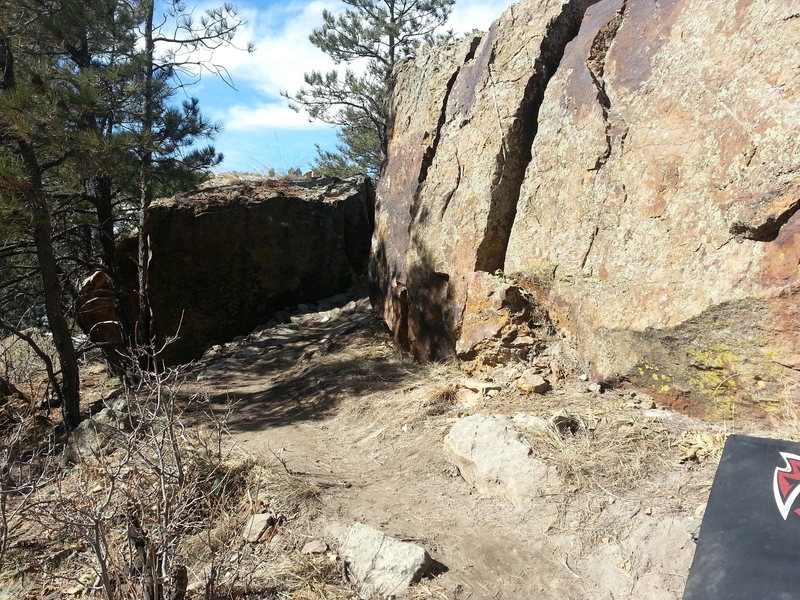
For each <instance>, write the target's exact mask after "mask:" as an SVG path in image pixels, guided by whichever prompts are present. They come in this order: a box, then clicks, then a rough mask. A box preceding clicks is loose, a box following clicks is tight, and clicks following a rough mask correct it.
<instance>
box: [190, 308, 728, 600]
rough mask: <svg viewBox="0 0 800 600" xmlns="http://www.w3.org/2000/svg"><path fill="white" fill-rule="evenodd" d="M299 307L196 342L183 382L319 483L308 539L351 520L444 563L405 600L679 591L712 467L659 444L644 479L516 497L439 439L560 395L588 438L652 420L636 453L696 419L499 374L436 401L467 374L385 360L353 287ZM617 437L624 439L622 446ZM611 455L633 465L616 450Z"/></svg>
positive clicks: (556, 404)
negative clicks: (458, 427) (518, 383)
mask: <svg viewBox="0 0 800 600" xmlns="http://www.w3.org/2000/svg"><path fill="white" fill-rule="evenodd" d="M307 308H308V312H306V313H303V314H298V315H296V316H294V317H293V318H292V323H289V324H283V325H273V326H272V327H264V328H262V329H261V330H257V331H255V332H253V333H252V334H251V335H250V336H247V337H246V338H244V339H240V340H237V341H235V342H233V343H231V344H227V345H225V346H224V347H221V348H218V349H215V350H213V351H211V352H210V353H208V354H207V357H206V360H205V362H204V363H203V364H202V365H201V366H200V367H198V368H197V371H196V375H197V379H198V381H197V384H195V387H194V389H195V391H200V390H203V391H204V392H205V393H208V394H210V395H211V397H212V398H213V399H214V401H215V403H216V404H217V405H218V406H219V407H220V408H223V407H225V406H227V405H229V404H230V403H231V401H235V402H236V404H235V406H234V408H233V412H232V415H231V419H230V423H229V424H230V427H231V431H232V433H233V436H234V438H235V440H236V441H237V442H239V443H241V444H242V445H243V446H244V447H245V448H247V449H248V450H250V451H251V452H253V453H254V454H256V455H261V456H265V457H268V458H272V459H274V460H275V462H276V463H277V462H279V461H280V462H282V463H283V464H285V466H286V468H288V469H289V470H290V471H292V472H293V473H295V474H300V475H302V476H303V477H305V478H307V479H308V480H309V481H310V482H313V483H314V484H316V485H317V486H319V487H320V488H321V489H322V490H323V491H322V494H321V504H320V511H319V514H318V515H317V516H316V517H315V519H314V520H312V521H311V522H309V523H308V524H307V532H306V533H307V535H308V536H309V538H311V537H319V536H321V535H323V534H324V533H323V532H324V530H325V524H326V523H328V522H331V521H335V522H341V523H345V524H351V523H353V522H356V521H359V522H363V523H366V524H368V525H371V526H373V527H376V528H378V529H381V530H382V531H384V532H385V533H387V534H389V535H393V536H395V537H398V538H401V539H404V540H409V541H416V542H418V543H420V544H421V545H423V546H424V547H425V548H426V549H427V550H428V551H429V552H430V554H431V555H432V556H433V558H434V559H435V560H436V561H438V562H439V563H440V565H441V566H440V569H439V573H437V575H436V577H434V578H433V579H430V580H427V581H424V582H423V584H422V585H421V586H420V587H419V588H418V589H417V590H416V592H414V593H415V594H416V595H415V596H414V597H417V598H424V597H436V598H453V599H462V598H473V599H483V598H509V599H511V598H534V597H535V598H553V599H555V598H559V599H564V598H575V599H580V598H586V599H589V598H592V599H595V600H596V599H601V598H609V599H611V598H615V599H620V598H630V599H631V600H632V599H634V598H636V599H638V600H642V599H647V598H653V599H661V598H664V599H673V598H679V597H680V596H681V594H682V589H683V583H684V581H685V576H686V571H687V569H688V566H689V562H690V561H691V556H692V552H693V544H692V543H691V540H690V536H691V533H692V531H693V530H695V531H696V528H697V526H698V524H699V518H698V517H699V515H700V514H701V511H702V506H703V499H704V497H705V494H707V490H708V484H709V483H710V479H711V475H712V474H713V465H711V464H705V465H702V464H701V465H699V466H698V465H686V464H681V463H679V461H678V460H677V456H672V455H670V456H669V457H668V459H664V460H663V461H662V462H663V464H664V465H666V466H667V470H662V471H661V472H658V473H656V474H653V473H652V471H651V470H648V469H640V471H641V472H642V473H644V472H647V473H648V479H646V480H643V481H638V482H630V485H623V486H622V487H619V486H618V485H617V484H618V483H620V482H618V481H606V482H601V481H597V482H596V483H597V485H593V484H592V485H589V484H586V483H585V482H582V480H581V479H580V478H578V477H577V475H576V476H575V477H572V476H571V477H567V478H565V480H564V481H565V487H564V493H563V494H554V495H553V497H550V498H540V499H536V501H535V502H532V503H531V505H530V506H528V507H524V508H522V509H514V508H513V507H512V506H511V505H510V504H509V503H508V502H506V501H505V500H502V499H498V498H492V497H484V496H481V495H480V494H478V493H477V492H476V491H475V490H474V489H473V487H472V486H471V485H470V484H468V483H467V482H466V481H465V480H464V479H462V478H461V477H459V476H458V472H457V470H455V471H454V469H453V467H452V466H450V465H449V464H448V463H447V461H446V460H445V457H444V454H443V452H442V440H443V438H444V436H445V435H446V433H447V432H448V431H449V429H450V427H451V426H452V424H453V423H454V422H456V421H457V420H458V419H459V418H460V417H463V416H465V415H467V414H471V413H473V412H481V413H487V414H492V413H502V414H513V413H514V412H519V411H521V410H522V411H527V412H530V413H532V414H542V415H545V416H547V415H549V414H552V413H553V412H554V411H555V410H557V409H559V408H564V407H567V408H571V409H574V410H575V411H576V413H580V412H581V411H582V413H583V414H584V415H585V416H586V417H587V419H588V418H589V417H591V418H597V419H598V420H597V422H596V424H595V425H594V427H595V429H594V430H593V432H592V439H593V440H595V442H597V443H600V444H603V443H607V442H608V440H612V439H614V440H617V438H616V437H614V438H612V437H608V436H612V434H613V435H614V436H617V435H619V431H623V433H624V435H629V434H628V433H626V432H627V430H624V429H622V428H623V427H628V428H629V429H630V428H633V429H636V427H639V425H637V423H638V422H639V421H642V422H644V421H646V422H647V423H651V424H652V423H655V424H656V425H652V426H651V425H641V427H639V429H636V432H635V433H636V435H633V434H630V435H629V437H630V438H631V439H634V440H636V439H638V438H637V437H636V436H637V435H641V436H642V437H641V439H642V449H641V452H642V456H641V457H639V458H641V460H645V461H646V460H650V456H649V455H648V454H647V452H660V451H659V448H658V446H657V445H656V443H662V438H656V437H653V436H651V437H652V439H651V438H650V437H648V436H649V435H650V434H649V433H648V428H649V429H658V431H661V430H663V431H669V436H670V439H677V438H678V437H680V432H681V431H683V430H688V429H691V428H692V427H693V426H696V425H697V424H696V423H694V424H693V423H692V422H691V421H690V420H689V421H681V420H680V418H678V417H675V418H674V419H673V418H671V417H670V419H667V418H666V417H665V418H664V419H659V418H652V419H642V417H641V414H642V411H643V409H649V408H650V407H649V406H644V407H643V406H642V404H641V401H639V403H638V404H636V403H633V402H631V401H630V394H627V393H626V394H621V393H616V392H612V393H607V394H603V396H602V397H598V396H596V395H591V394H588V395H587V394H586V393H579V392H576V391H574V390H571V389H567V388H563V389H561V388H559V389H557V390H556V391H555V392H553V393H551V394H548V395H547V396H536V397H535V401H534V400H532V398H531V397H529V396H525V395H524V394H521V393H520V392H519V391H518V390H516V388H514V386H513V385H511V384H510V383H509V382H510V381H512V379H508V380H507V381H501V384H499V387H501V390H500V392H499V393H498V394H496V395H495V396H493V397H490V396H482V397H481V398H480V399H479V400H478V401H477V404H476V401H475V397H474V396H475V394H472V396H471V405H469V406H466V405H465V406H459V401H456V402H455V404H453V405H452V406H446V407H444V409H439V410H433V408H435V407H432V405H431V399H432V398H436V397H437V390H441V389H442V388H443V387H446V386H451V385H454V384H456V383H457V382H458V381H460V380H463V379H464V375H463V374H462V373H460V372H459V371H458V370H457V369H456V368H455V367H442V366H438V367H426V366H420V365H414V364H412V363H409V362H406V361H404V360H401V359H399V358H397V357H395V356H394V354H393V352H392V350H391V348H390V345H389V340H388V336H387V335H386V333H385V332H384V330H383V328H382V325H381V324H380V323H378V322H377V321H376V320H375V318H374V316H373V315H372V314H371V311H370V310H369V307H368V302H367V301H366V299H363V298H362V299H359V300H357V301H353V302H350V303H349V304H347V305H346V306H345V307H343V308H341V309H335V308H334V309H333V310H324V311H320V308H322V309H328V308H329V307H328V306H325V305H323V306H321V307H307ZM313 311H317V312H313ZM496 379H498V380H502V375H501V374H498V375H497V376H496ZM668 421H669V422H668ZM633 429H632V431H633ZM598 431H600V432H601V434H598V433H597V432H598ZM603 431H606V433H605V434H603V433H602V432H603ZM642 431H644V433H642ZM662 433H663V432H662ZM662 433H660V434H659V435H662ZM602 435H606V436H607V437H606V438H602V437H601V436H602ZM664 435H667V434H663V435H662V437H663V436H664ZM603 439H605V440H606V442H603V441H602V440H603ZM664 439H666V438H664ZM587 440H588V438H587ZM651 442H652V443H651ZM575 443H576V444H577V443H578V442H577V441H576V442H575ZM581 443H583V442H581ZM586 443H587V444H588V443H589V442H588V441H587V442H586ZM626 443H627V442H626ZM648 444H650V446H648ZM651 446H652V447H651ZM587 448H589V446H587ZM624 448H625V451H626V452H633V451H634V449H635V446H633V445H626V446H625V447H624ZM637 451H638V450H637ZM576 452H577V449H576ZM661 454H663V452H661ZM557 460H559V459H557ZM600 460H607V459H600ZM637 460H638V458H637ZM634 462H635V461H634ZM620 463H621V464H623V465H625V466H630V465H631V464H633V463H631V461H630V460H628V459H627V458H626V459H625V460H620ZM557 466H558V467H559V468H560V469H562V468H563V469H566V470H567V471H569V469H571V468H573V467H570V466H569V465H567V466H566V467H565V466H564V465H562V464H558V465H557ZM639 467H641V465H638V466H637V465H636V464H633V466H630V468H631V469H634V468H639ZM592 468H594V467H592ZM563 469H562V470H563ZM570 472H571V471H570ZM575 473H578V474H579V473H580V469H578V470H576V471H575ZM603 483H605V484H606V487H604V486H603V485H602V484H603ZM598 486H600V487H598ZM614 486H617V487H614ZM581 488H584V489H581Z"/></svg>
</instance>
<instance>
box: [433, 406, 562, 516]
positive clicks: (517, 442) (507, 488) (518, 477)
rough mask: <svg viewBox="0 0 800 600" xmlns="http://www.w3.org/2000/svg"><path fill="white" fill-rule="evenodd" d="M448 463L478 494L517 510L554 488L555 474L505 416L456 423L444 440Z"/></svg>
mask: <svg viewBox="0 0 800 600" xmlns="http://www.w3.org/2000/svg"><path fill="white" fill-rule="evenodd" d="M444 450H445V454H446V456H447V460H449V461H450V462H452V463H453V464H455V465H456V466H457V467H458V468H459V470H460V471H461V475H462V476H463V477H464V479H466V480H467V481H468V482H469V483H471V484H472V485H474V486H475V487H476V488H477V489H478V490H479V491H480V492H482V493H484V494H490V495H493V496H501V497H503V498H506V499H507V500H509V501H510V502H511V503H512V504H514V505H515V506H517V507H521V506H523V505H525V504H527V503H528V502H529V501H530V500H532V499H534V498H536V497H538V496H540V495H541V493H542V491H543V490H548V489H550V488H553V487H556V486H557V485H558V478H557V476H556V474H555V471H554V470H553V469H551V468H550V467H548V465H547V464H546V463H545V462H544V461H542V460H540V459H538V458H536V457H535V456H534V455H533V448H532V447H531V445H530V444H529V443H528V441H527V440H526V439H525V437H524V436H523V434H522V433H520V432H519V431H518V430H517V429H516V428H515V426H514V423H513V422H512V421H511V420H510V419H507V418H505V417H499V416H492V415H471V416H469V417H466V418H464V419H461V420H460V421H458V422H457V423H456V424H455V425H453V428H452V429H451V430H450V433H448V434H447V436H446V437H445V439H444Z"/></svg>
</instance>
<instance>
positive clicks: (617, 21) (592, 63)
mask: <svg viewBox="0 0 800 600" xmlns="http://www.w3.org/2000/svg"><path fill="white" fill-rule="evenodd" d="M627 5H628V2H627V0H625V1H624V2H623V3H622V6H621V7H620V9H619V11H618V12H617V14H616V16H615V17H614V18H613V19H611V21H609V22H608V23H606V24H605V25H604V26H603V27H602V28H601V29H600V31H598V32H597V35H596V36H595V38H594V41H593V42H592V48H591V50H590V51H589V58H587V59H586V66H587V67H588V69H589V73H590V74H591V76H592V81H593V82H594V85H595V87H596V88H597V102H598V103H599V104H600V108H601V109H602V111H603V122H604V123H605V132H606V148H605V150H604V151H603V153H602V154H601V155H600V156H598V157H597V160H596V161H595V163H594V167H592V168H591V169H589V170H590V171H599V170H600V168H601V167H602V166H603V165H604V164H606V161H608V159H609V157H610V156H611V129H612V125H611V121H610V120H609V113H610V112H611V99H610V98H609V97H608V92H606V82H605V79H604V78H603V76H604V75H605V70H606V57H607V56H608V50H609V48H610V47H611V43H612V42H613V41H614V38H615V37H616V36H617V32H618V31H619V28H620V27H621V26H622V22H623V20H624V19H625V9H626V8H627Z"/></svg>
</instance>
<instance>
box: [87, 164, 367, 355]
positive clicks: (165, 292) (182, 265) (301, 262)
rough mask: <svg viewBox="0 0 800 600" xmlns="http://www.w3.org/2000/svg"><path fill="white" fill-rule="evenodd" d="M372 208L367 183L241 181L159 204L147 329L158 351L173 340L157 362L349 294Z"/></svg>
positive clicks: (152, 221) (151, 223)
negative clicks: (284, 312) (305, 305)
mask: <svg viewBox="0 0 800 600" xmlns="http://www.w3.org/2000/svg"><path fill="white" fill-rule="evenodd" d="M373 211H374V192H373V188H372V183H371V181H370V180H369V179H364V178H352V179H348V180H340V179H334V178H316V179H313V178H312V179H300V180H269V179H254V180H241V181H238V182H235V183H231V184H227V185H221V186H213V185H212V186H209V187H205V188H204V189H201V190H199V191H196V192H192V193H187V194H181V195H178V196H176V197H174V198H169V199H163V200H158V201H156V202H154V203H153V204H152V205H151V207H150V211H149V214H148V225H147V227H148V230H147V234H148V239H149V247H150V261H149V282H148V290H147V292H148V297H149V302H150V308H151V312H152V321H151V330H152V333H153V335H154V337H155V338H156V340H157V342H158V343H159V344H161V343H163V341H164V340H167V339H169V338H172V337H175V336H177V339H175V340H174V341H173V342H171V343H170V344H169V345H168V346H167V347H166V348H165V349H164V351H163V353H162V354H161V358H162V359H163V360H164V361H165V362H166V363H167V364H175V363H179V362H185V361H188V360H191V359H193V358H196V357H198V356H200V355H201V354H202V353H203V351H204V350H205V349H206V348H208V347H210V346H212V345H213V344H216V343H219V342H224V341H227V340H230V339H231V338H233V337H234V336H237V335H241V334H245V333H248V332H249V331H251V330H252V329H253V328H254V327H255V326H256V325H258V324H260V323H263V322H265V321H267V320H268V319H269V318H270V317H272V316H273V315H274V314H275V313H276V312H277V311H278V310H280V309H282V308H286V307H288V306H294V305H296V304H297V303H300V302H313V301H316V300H319V299H322V298H325V297H328V296H332V295H334V294H336V293H338V292H342V291H344V290H346V289H347V288H348V287H349V286H350V285H351V284H352V283H354V282H355V280H356V279H357V278H358V276H359V275H361V274H364V273H365V272H366V267H367V261H368V256H369V247H370V238H371V234H372V226H373ZM92 281H93V280H90V282H89V283H91V282H92ZM127 285H128V287H129V289H130V288H132V287H133V286H134V285H135V279H134V280H132V281H129V282H127ZM93 294H94V296H98V294H99V296H98V297H100V296H102V294H101V293H100V292H98V291H94V292H93ZM96 304H97V305H98V306H99V304H101V302H98V303H96ZM106 304H107V303H106ZM102 308H108V306H106V305H105V304H103V306H102ZM101 312H102V311H101ZM98 314H100V313H98ZM103 314H104V315H105V313H103ZM88 317H91V314H89V315H86V314H84V322H85V321H86V320H87V318H88ZM105 317H107V315H105ZM89 320H90V319H89ZM82 326H83V327H84V329H87V330H88V329H89V328H91V327H92V324H91V323H89V324H88V327H87V326H86V324H84V325H82ZM112 333H114V332H112ZM107 341H117V340H111V339H109V340H107Z"/></svg>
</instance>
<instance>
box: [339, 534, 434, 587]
mask: <svg viewBox="0 0 800 600" xmlns="http://www.w3.org/2000/svg"><path fill="white" fill-rule="evenodd" d="M330 531H331V533H332V535H333V536H334V537H336V538H337V539H338V541H339V543H340V552H341V553H342V555H343V556H344V558H345V560H346V561H347V564H348V567H349V570H350V573H351V574H352V575H353V577H355V579H356V580H357V581H358V582H359V584H360V589H361V593H362V595H364V596H366V597H368V598H369V597H371V596H374V595H378V596H388V595H392V594H397V593H400V592H402V591H403V590H404V589H406V588H407V587H408V586H410V585H412V584H414V583H417V582H418V581H419V580H420V579H421V578H422V576H423V575H425V573H427V572H428V571H429V570H430V568H431V565H432V563H433V561H432V560H431V557H430V555H428V553H427V552H426V550H425V549H424V548H423V547H421V546H418V545H417V544H412V543H409V542H402V541H400V540H398V539H395V538H392V537H389V536H387V535H385V534H383V533H382V532H380V531H378V530H377V529H373V528H372V527H370V526H368V525H364V524H363V523H356V524H354V525H353V526H351V527H343V526H335V525H333V526H331V527H330Z"/></svg>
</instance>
